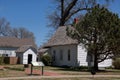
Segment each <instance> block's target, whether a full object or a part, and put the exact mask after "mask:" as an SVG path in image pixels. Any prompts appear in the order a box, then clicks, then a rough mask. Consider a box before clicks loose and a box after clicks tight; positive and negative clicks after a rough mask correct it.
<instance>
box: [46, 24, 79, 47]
mask: <svg viewBox="0 0 120 80" xmlns="http://www.w3.org/2000/svg"><path fill="white" fill-rule="evenodd" d="M68 27H71V26H68ZM66 29H67V26H60V27H59V28H58V29H57V30H56V32H55V34H54V35H53V36H52V37H51V38H50V39H49V40H48V42H47V43H46V44H44V47H51V46H58V45H69V44H78V41H77V40H75V39H72V38H71V37H69V36H68V35H67V31H66Z"/></svg>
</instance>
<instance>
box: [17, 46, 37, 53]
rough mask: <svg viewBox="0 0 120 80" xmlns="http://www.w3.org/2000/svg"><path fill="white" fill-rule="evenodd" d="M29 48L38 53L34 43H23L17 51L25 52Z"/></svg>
mask: <svg viewBox="0 0 120 80" xmlns="http://www.w3.org/2000/svg"><path fill="white" fill-rule="evenodd" d="M28 49H32V50H33V51H34V52H35V53H37V50H36V49H35V48H34V47H33V46H32V45H23V46H21V47H20V48H18V49H17V50H16V53H24V52H25V51H27V50H28Z"/></svg>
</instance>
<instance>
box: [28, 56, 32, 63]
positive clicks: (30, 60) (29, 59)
mask: <svg viewBox="0 0 120 80" xmlns="http://www.w3.org/2000/svg"><path fill="white" fill-rule="evenodd" d="M31 62H32V54H28V64H31Z"/></svg>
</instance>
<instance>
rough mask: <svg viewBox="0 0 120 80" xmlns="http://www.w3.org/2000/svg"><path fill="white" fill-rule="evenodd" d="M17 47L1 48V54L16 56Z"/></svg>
mask: <svg viewBox="0 0 120 80" xmlns="http://www.w3.org/2000/svg"><path fill="white" fill-rule="evenodd" d="M15 50H16V48H0V55H3V54H7V55H8V56H9V57H15V56H16V53H15Z"/></svg>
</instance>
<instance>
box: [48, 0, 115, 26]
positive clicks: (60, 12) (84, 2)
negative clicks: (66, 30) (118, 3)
mask: <svg viewBox="0 0 120 80" xmlns="http://www.w3.org/2000/svg"><path fill="white" fill-rule="evenodd" d="M100 1H103V2H104V4H106V3H108V2H110V1H113V0H55V4H57V5H56V10H55V11H54V12H53V13H52V14H51V15H49V16H48V19H49V20H50V26H52V27H54V28H57V27H59V26H64V25H65V24H70V20H71V19H72V18H73V17H75V16H78V15H80V12H83V11H84V12H83V13H85V11H88V10H91V8H92V7H94V6H95V5H96V4H99V2H100ZM101 5H103V4H101ZM81 14H82V13H81Z"/></svg>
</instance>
